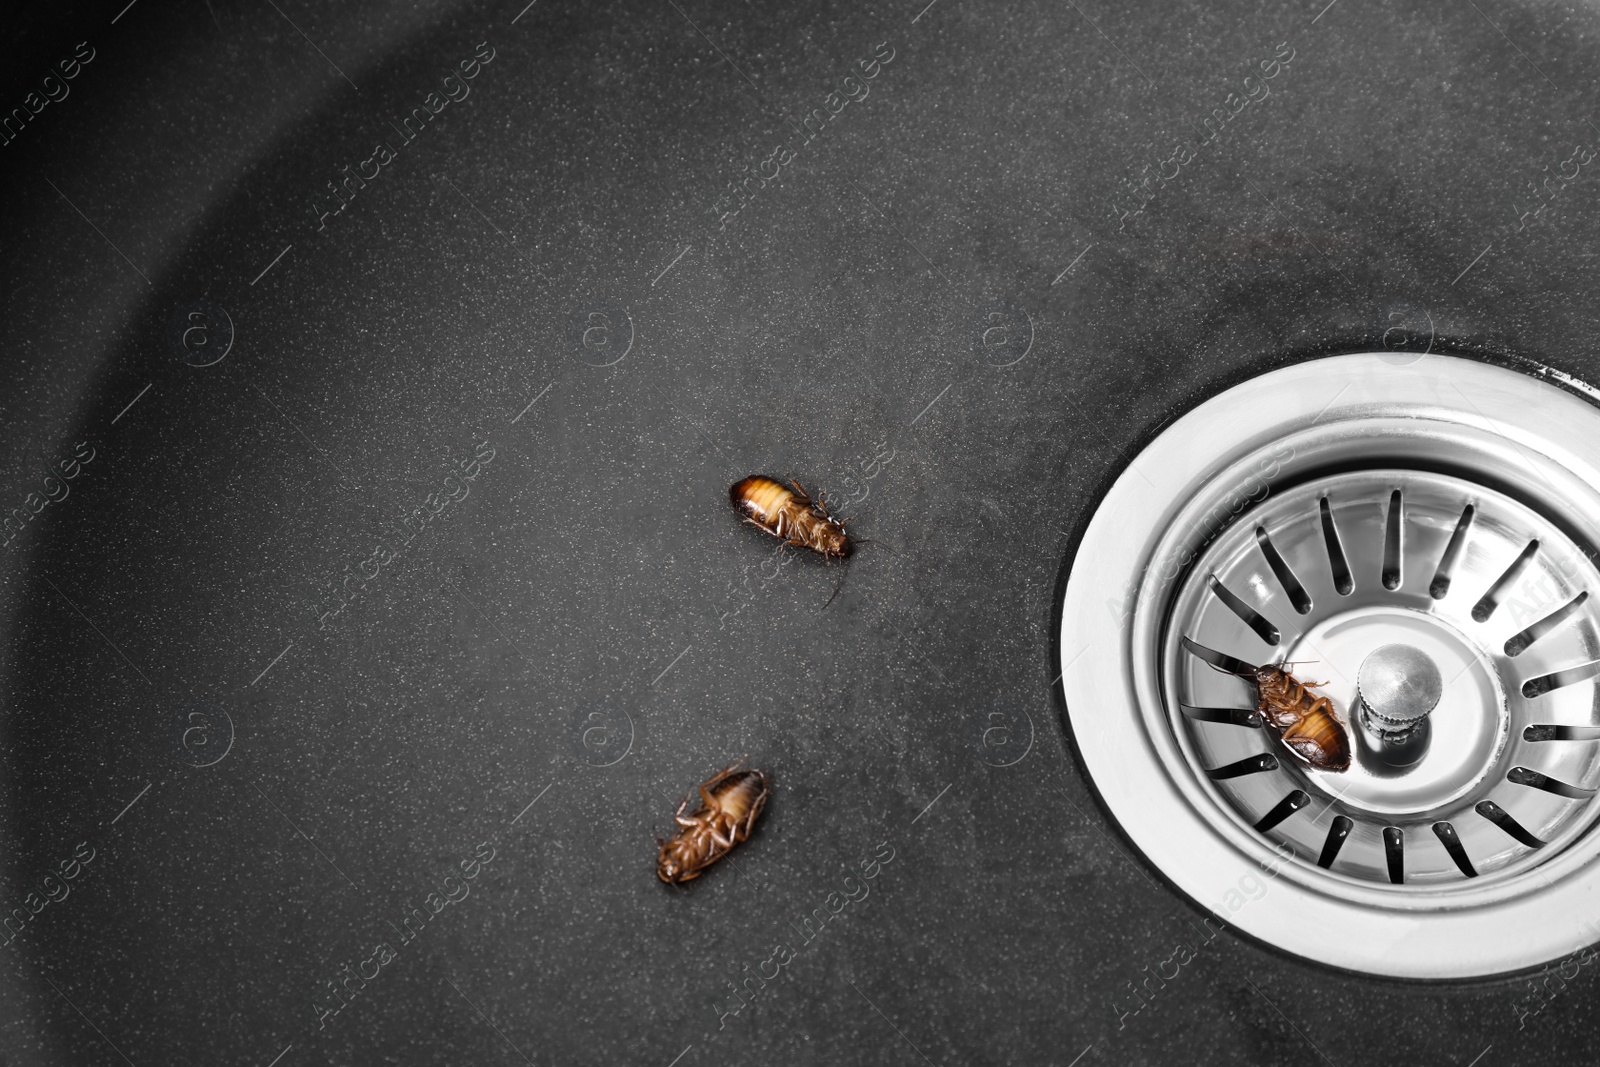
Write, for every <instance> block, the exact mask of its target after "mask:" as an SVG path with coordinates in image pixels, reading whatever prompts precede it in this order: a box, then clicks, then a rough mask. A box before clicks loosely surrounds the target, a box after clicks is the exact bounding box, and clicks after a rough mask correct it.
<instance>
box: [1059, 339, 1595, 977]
mask: <svg viewBox="0 0 1600 1067" xmlns="http://www.w3.org/2000/svg"><path fill="white" fill-rule="evenodd" d="M1596 536H1600V408H1596V407H1595V406H1594V405H1592V404H1591V403H1589V402H1588V401H1586V400H1584V399H1581V398H1579V397H1577V396H1575V395H1573V394H1571V393H1569V392H1567V391H1565V390H1563V389H1561V388H1558V387H1556V386H1554V385H1551V384H1548V383H1547V382H1544V381H1540V380H1538V379H1536V378H1534V377H1533V376H1531V375H1528V374H1524V373H1520V372H1516V371H1511V370H1506V369H1503V368H1499V367H1493V366H1488V365H1484V364H1481V363H1477V362H1473V361H1468V360H1463V359H1454V358H1448V357H1439V356H1429V357H1427V358H1425V359H1423V360H1421V361H1420V362H1416V363H1413V364H1409V365H1402V364H1399V363H1396V362H1394V356H1393V355H1392V354H1388V353H1385V354H1383V355H1362V356H1341V357H1336V358H1332V359H1324V360H1318V361H1315V362H1311V363H1305V364H1301V365H1299V366H1296V367H1292V368H1289V369H1287V370H1282V371H1277V372H1274V373H1272V374H1268V375H1265V376H1263V377H1260V378H1257V379H1254V380H1252V381H1249V382H1246V383H1244V384H1243V385H1241V386H1238V387H1236V388H1234V389H1232V390H1230V391H1228V392H1227V393H1224V394H1222V395H1221V396H1218V397H1216V398H1214V399H1213V400H1210V401H1208V402H1207V403H1205V404H1203V405H1201V406H1200V407H1199V408H1197V409H1196V410H1194V411H1193V412H1191V413H1190V414H1188V415H1187V416H1185V417H1184V418H1182V419H1181V420H1179V421H1178V422H1176V423H1174V424H1173V425H1172V426H1171V427H1170V428H1168V429H1167V430H1166V431H1165V432H1163V433H1162V434H1161V435H1160V436H1159V437H1158V438H1157V439H1156V440H1155V441H1154V442H1152V443H1151V444H1150V446H1149V447H1148V448H1147V449H1146V450H1145V451H1144V452H1143V453H1142V454H1141V455H1139V456H1138V457H1137V458H1136V459H1135V460H1134V461H1133V463H1132V464H1131V465H1130V467H1129V469H1128V470H1127V471H1125V472H1124V473H1123V475H1122V476H1121V478H1119V480H1118V481H1117V483H1116V484H1115V485H1114V486H1113V488H1112V490H1111V491H1110V492H1109V493H1108V494H1107V496H1106V498H1105V500H1104V501H1103V502H1102V504H1101V506H1100V508H1099V509H1098V510H1097V512H1096V513H1095V516H1094V518H1093V519H1092V521H1091V522H1090V525H1089V527H1088V529H1087V531H1086V533H1085V535H1084V539H1083V542H1082V544H1081V546H1080V548H1079V551H1078V554H1077V557H1076V558H1075V560H1074V562H1073V565H1072V571H1071V574H1070V577H1069V580H1068V583H1067V590H1066V596H1065V603H1064V605H1063V612H1062V637H1061V641H1062V643H1061V657H1062V668H1063V675H1062V682H1063V686H1064V689H1065V694H1066V703H1067V713H1068V718H1069V720H1070V725H1071V728H1072V732H1073V735H1074V738H1075V740H1076V742H1077V744H1078V748H1079V751H1080V753H1081V754H1082V757H1083V761H1084V763H1085V766H1086V769H1087V771H1088V773H1089V774H1090V776H1091V778H1092V779H1093V781H1094V784H1095V785H1096V787H1097V788H1098V789H1099V791H1100V793H1101V795H1102V797H1103V798H1104V800H1105V802H1106V804H1107V806H1108V807H1109V808H1110V810H1111V812H1112V814H1113V815H1114V816H1115V817H1116V818H1117V819H1118V821H1119V822H1120V823H1121V824H1122V826H1123V827H1124V829H1125V830H1126V831H1127V833H1128V834H1129V836H1130V837H1131V838H1132V840H1133V841H1134V843H1135V844H1136V845H1138V847H1139V848H1140V849H1141V850H1142V851H1143V852H1144V854H1145V855H1146V856H1147V857H1148V858H1149V860H1150V861H1151V862H1152V863H1154V864H1155V865H1156V866H1157V867H1159V868H1160V869H1161V870H1162V872H1163V873H1164V874H1165V875H1166V876H1167V877H1168V878H1170V879H1171V880H1172V881H1173V882H1174V883H1175V884H1176V885H1177V886H1178V887H1179V888H1180V889H1182V890H1183V891H1184V892H1186V893H1188V894H1189V895H1190V896H1192V897H1194V898H1195V899H1196V900H1198V901H1199V902H1200V903H1202V904H1203V905H1205V906H1206V907H1208V908H1210V909H1211V910H1212V911H1214V912H1216V913H1217V914H1219V915H1220V916H1221V917H1222V918H1223V919H1224V920H1226V921H1227V922H1229V923H1230V924H1232V925H1234V926H1236V927H1237V928H1239V929H1241V930H1243V931H1245V932H1247V933H1249V934H1252V935H1254V936H1255V937H1258V938H1260V939H1262V940H1263V941H1266V942H1269V943H1270V944H1272V945H1274V946H1276V947H1278V948H1281V949H1284V950H1287V951H1290V952H1294V953H1297V954H1299V955H1302V956H1306V957H1309V958H1313V959H1317V960H1321V961H1323V962H1326V963H1329V964H1331V965H1334V966H1339V967H1345V968H1350V969H1354V970H1360V971H1366V972H1371V973H1377V974H1385V975H1392V976H1403V977H1415V978H1439V977H1466V976H1476V975H1484V974H1493V973H1499V972H1504V971H1509V970H1515V969H1519V968H1523V967H1528V966H1533V965H1537V964H1539V963H1542V962H1545V961H1547V960H1551V959H1555V958H1558V957H1560V956H1562V955H1565V954H1567V953H1570V952H1572V951H1574V950H1576V949H1578V948H1581V947H1582V946H1584V945H1586V944H1589V943H1591V942H1593V941H1595V940H1597V939H1600V831H1596V830H1595V829H1594V822H1595V819H1596V817H1597V816H1600V800H1597V799H1596V787H1597V786H1600V571H1597V569H1596V567H1595V564H1594V563H1593V559H1594V558H1595V555H1596V553H1595V550H1594V548H1593V547H1592V545H1591V543H1590V541H1591V538H1592V537H1596ZM1269 663H1278V664H1288V669H1289V670H1291V671H1292V672H1293V674H1294V675H1295V676H1296V677H1298V678H1300V679H1301V680H1304V681H1306V682H1322V683H1326V684H1325V685H1323V686H1321V687H1320V688H1319V689H1318V690H1317V692H1318V693H1320V694H1322V695H1325V696H1327V697H1330V698H1331V699H1332V701H1333V703H1334V706H1335V708H1336V709H1337V711H1338V713H1339V715H1340V717H1341V718H1342V719H1343V720H1344V721H1345V724H1346V730H1347V731H1348V734H1349V737H1350V745H1351V751H1352V757H1353V758H1352V760H1351V764H1350V767H1349V769H1347V770H1344V771H1334V770H1322V769H1317V768H1315V767H1312V766H1310V765H1308V764H1307V763H1305V762H1303V761H1300V760H1297V759H1296V758H1295V757H1294V756H1293V755H1292V754H1290V753H1289V751H1288V750H1287V749H1285V748H1284V747H1283V746H1282V745H1280V744H1279V743H1278V742H1277V741H1276V740H1275V739H1274V737H1273V735H1272V733H1271V731H1269V730H1268V729H1265V728H1263V725H1262V724H1261V722H1260V721H1259V720H1258V718H1257V717H1256V715H1255V713H1254V709H1255V702H1256V688H1255V686H1254V685H1253V684H1252V683H1251V682H1249V681H1248V680H1246V679H1243V678H1240V677H1237V676H1234V675H1231V674H1228V673H1224V672H1222V671H1219V670H1217V669H1214V666H1213V665H1214V664H1220V665H1222V666H1232V667H1235V668H1238V667H1240V666H1241V665H1250V666H1256V665H1261V664H1269ZM1358 681H1359V688H1360V692H1359V693H1358ZM1363 704H1365V707H1363ZM1258 887H1264V889H1261V888H1258Z"/></svg>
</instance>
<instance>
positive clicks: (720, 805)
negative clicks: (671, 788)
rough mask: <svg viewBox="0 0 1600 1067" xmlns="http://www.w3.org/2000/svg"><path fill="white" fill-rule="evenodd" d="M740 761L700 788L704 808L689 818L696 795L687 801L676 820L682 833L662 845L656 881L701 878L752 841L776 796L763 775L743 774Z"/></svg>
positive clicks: (678, 882)
mask: <svg viewBox="0 0 1600 1067" xmlns="http://www.w3.org/2000/svg"><path fill="white" fill-rule="evenodd" d="M744 762H745V761H744V760H742V759H741V760H739V761H738V762H737V763H735V764H733V765H732V766H731V767H728V768H726V769H724V770H722V771H720V772H719V773H717V774H715V775H713V776H712V777H710V778H708V779H707V780H706V781H704V782H701V783H700V807H699V809H698V810H696V811H695V813H694V814H693V815H685V814H684V813H683V811H684V809H685V808H687V807H688V806H689V801H690V799H692V797H693V795H694V794H693V793H690V795H689V796H686V797H684V798H683V803H681V804H679V805H678V810H677V811H676V812H674V813H673V820H674V821H675V822H677V824H678V832H677V834H675V835H674V836H673V837H672V839H671V840H670V841H662V842H660V845H661V856H660V858H659V859H657V861H656V876H657V877H658V878H660V879H661V880H662V881H663V882H666V883H667V884H668V885H680V884H682V883H684V882H687V881H691V880H692V879H695V878H698V877H700V875H701V874H702V873H704V872H705V869H706V868H707V867H709V866H711V865H712V864H713V863H715V862H717V861H718V860H720V859H721V858H722V857H724V856H726V855H727V854H728V853H729V852H732V851H733V847H734V846H735V845H737V844H738V843H739V842H741V841H744V840H746V839H747V838H749V836H750V831H751V829H752V828H753V827H754V826H755V824H756V819H757V818H759V817H760V815H761V811H762V809H763V808H765V807H766V806H767V798H768V797H769V796H771V795H772V786H771V783H770V782H769V781H768V780H767V776H766V775H765V774H763V773H762V772H760V771H758V770H755V769H754V768H751V769H750V770H741V769H740V768H742V767H743V766H744Z"/></svg>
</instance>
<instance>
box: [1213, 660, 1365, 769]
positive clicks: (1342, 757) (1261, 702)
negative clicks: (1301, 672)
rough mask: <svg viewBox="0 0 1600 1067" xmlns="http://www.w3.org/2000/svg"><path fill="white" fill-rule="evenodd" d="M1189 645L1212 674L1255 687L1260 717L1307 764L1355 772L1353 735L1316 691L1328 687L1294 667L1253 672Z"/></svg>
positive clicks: (1239, 662) (1266, 666) (1264, 666)
mask: <svg viewBox="0 0 1600 1067" xmlns="http://www.w3.org/2000/svg"><path fill="white" fill-rule="evenodd" d="M1183 643H1184V646H1185V647H1186V648H1188V649H1189V651H1190V652H1192V653H1194V654H1195V655H1196V656H1198V657H1199V658H1200V659H1201V660H1202V661H1204V662H1205V663H1207V664H1208V665H1210V666H1211V667H1212V669H1214V670H1218V671H1221V672H1222V673H1223V674H1233V675H1237V676H1239V677H1240V678H1248V679H1249V680H1250V681H1252V682H1254V683H1255V684H1256V697H1257V703H1256V714H1257V715H1259V716H1261V721H1262V722H1264V723H1266V725H1267V727H1268V728H1269V729H1271V730H1272V732H1273V733H1275V734H1277V736H1278V740H1279V741H1281V742H1283V746H1284V747H1285V748H1287V749H1288V750H1289V751H1290V752H1292V753H1294V754H1295V756H1296V757H1298V758H1299V759H1300V760H1301V761H1302V762H1304V763H1306V764H1308V765H1310V766H1312V767H1315V768H1317V769H1318V770H1321V771H1347V770H1349V769H1350V735H1349V734H1348V733H1347V732H1346V731H1345V725H1344V721H1343V720H1342V719H1340V718H1339V714H1338V712H1336V711H1335V710H1334V707H1333V701H1332V700H1330V699H1328V698H1327V697H1324V696H1317V695H1316V694H1315V693H1313V692H1312V691H1311V690H1313V689H1315V688H1316V687H1317V686H1319V685H1326V684H1327V683H1326V682H1313V683H1310V684H1307V683H1305V682H1302V681H1300V680H1299V679H1298V678H1296V677H1295V676H1294V675H1292V674H1290V673H1289V672H1288V671H1287V670H1286V669H1285V668H1286V667H1288V666H1290V664H1278V663H1266V664H1262V665H1261V666H1259V667H1253V666H1251V665H1250V664H1248V663H1246V662H1244V661H1243V660H1238V659H1234V658H1233V657H1232V656H1225V655H1223V654H1222V653H1220V652H1213V651H1212V650H1211V649H1209V648H1206V647H1205V646H1204V645H1199V644H1196V643H1194V642H1193V641H1190V640H1189V639H1188V638H1187V637H1186V638H1184V639H1183Z"/></svg>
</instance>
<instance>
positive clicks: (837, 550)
mask: <svg viewBox="0 0 1600 1067" xmlns="http://www.w3.org/2000/svg"><path fill="white" fill-rule="evenodd" d="M821 540H822V551H823V553H824V554H826V555H829V556H836V557H838V558H839V559H849V558H850V553H851V552H852V551H853V550H854V549H855V546H854V545H853V544H851V543H850V536H849V535H848V534H846V533H845V532H844V525H843V524H842V523H841V522H839V520H838V519H829V520H828V523H827V525H826V526H824V527H823V529H822V537H821Z"/></svg>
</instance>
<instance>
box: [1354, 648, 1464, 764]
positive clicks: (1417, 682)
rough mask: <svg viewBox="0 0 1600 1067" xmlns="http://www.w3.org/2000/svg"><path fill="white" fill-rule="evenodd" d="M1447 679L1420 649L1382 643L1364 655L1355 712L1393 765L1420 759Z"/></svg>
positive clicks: (1382, 753)
mask: <svg viewBox="0 0 1600 1067" xmlns="http://www.w3.org/2000/svg"><path fill="white" fill-rule="evenodd" d="M1443 692H1444V680H1443V678H1441V677H1440V675H1439V668H1438V666H1437V665H1436V664H1435V663H1434V662H1433V660H1432V659H1431V658H1429V657H1428V655H1427V654H1426V653H1424V652H1422V651H1421V650H1420V649H1416V648H1413V647H1411V646H1410V645H1383V646H1382V647H1380V648H1377V649H1374V650H1373V651H1372V652H1371V653H1369V654H1368V656H1367V658H1366V659H1364V660H1362V661H1361V670H1360V671H1359V672H1358V673H1357V675H1356V695H1357V697H1358V699H1359V705H1360V706H1359V708H1358V710H1357V712H1356V714H1357V717H1358V718H1359V719H1360V721H1361V725H1362V727H1363V728H1364V729H1365V730H1366V731H1367V735H1368V737H1369V738H1370V740H1371V741H1372V743H1373V748H1374V749H1375V750H1376V752H1377V754H1378V756H1379V758H1381V759H1382V760H1383V761H1384V762H1385V763H1388V764H1390V765H1391V766H1395V767H1406V766H1410V765H1411V764H1413V763H1415V762H1417V760H1419V759H1421V758H1422V756H1423V754H1424V753H1425V752H1426V751H1427V749H1428V739H1429V735H1430V731H1429V729H1428V714H1429V712H1431V711H1433V709H1434V708H1435V707H1437V706H1438V704H1439V697H1440V695H1441V694H1442V693H1443Z"/></svg>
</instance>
